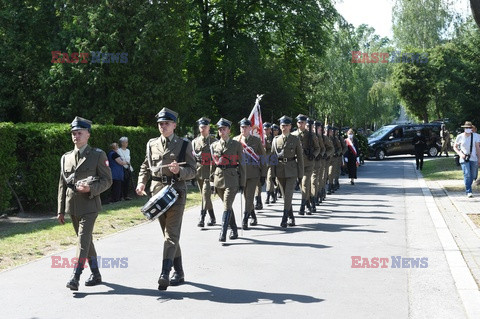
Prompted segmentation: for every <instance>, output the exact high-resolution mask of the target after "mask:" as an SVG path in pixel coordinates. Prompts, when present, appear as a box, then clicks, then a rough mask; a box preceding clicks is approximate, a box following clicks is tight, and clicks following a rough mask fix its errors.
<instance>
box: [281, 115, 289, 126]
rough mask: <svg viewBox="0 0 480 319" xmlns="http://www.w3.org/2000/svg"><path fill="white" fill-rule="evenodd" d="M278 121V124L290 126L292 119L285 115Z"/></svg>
mask: <svg viewBox="0 0 480 319" xmlns="http://www.w3.org/2000/svg"><path fill="white" fill-rule="evenodd" d="M278 121H279V122H280V124H292V118H291V117H288V116H286V115H284V116H282V117H281V118H279V119H278Z"/></svg>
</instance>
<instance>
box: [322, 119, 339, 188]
mask: <svg viewBox="0 0 480 319" xmlns="http://www.w3.org/2000/svg"><path fill="white" fill-rule="evenodd" d="M325 129H326V130H327V136H328V138H329V139H330V141H331V143H332V145H333V155H332V157H331V158H330V161H329V162H328V175H327V176H328V177H327V195H330V194H332V193H333V192H335V190H334V189H333V181H334V176H335V173H334V170H335V165H336V163H337V158H338V154H339V153H340V149H341V146H340V143H338V140H336V139H335V136H334V134H333V127H331V126H327V127H325Z"/></svg>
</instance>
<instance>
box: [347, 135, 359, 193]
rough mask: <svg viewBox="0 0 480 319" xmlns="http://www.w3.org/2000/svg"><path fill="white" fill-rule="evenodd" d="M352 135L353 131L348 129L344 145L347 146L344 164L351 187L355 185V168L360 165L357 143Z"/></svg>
mask: <svg viewBox="0 0 480 319" xmlns="http://www.w3.org/2000/svg"><path fill="white" fill-rule="evenodd" d="M353 135H354V132H353V129H349V130H348V132H347V138H346V139H345V144H346V145H347V152H346V153H345V163H347V170H348V178H350V184H351V185H355V181H354V180H355V179H357V167H358V166H359V165H360V157H359V154H358V151H359V148H358V141H357V139H356V138H355V137H354V136H353Z"/></svg>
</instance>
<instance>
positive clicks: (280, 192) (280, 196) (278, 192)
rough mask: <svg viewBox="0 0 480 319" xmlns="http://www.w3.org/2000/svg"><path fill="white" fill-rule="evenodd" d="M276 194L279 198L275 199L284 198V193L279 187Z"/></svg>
mask: <svg viewBox="0 0 480 319" xmlns="http://www.w3.org/2000/svg"><path fill="white" fill-rule="evenodd" d="M276 193H277V196H276V197H275V199H277V198H282V196H283V195H282V191H281V190H280V187H277V189H276Z"/></svg>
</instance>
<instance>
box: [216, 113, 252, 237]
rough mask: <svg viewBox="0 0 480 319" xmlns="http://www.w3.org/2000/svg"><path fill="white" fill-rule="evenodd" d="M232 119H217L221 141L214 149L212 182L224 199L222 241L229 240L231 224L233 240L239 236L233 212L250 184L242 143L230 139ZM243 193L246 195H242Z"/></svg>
mask: <svg viewBox="0 0 480 319" xmlns="http://www.w3.org/2000/svg"><path fill="white" fill-rule="evenodd" d="M231 125H232V122H230V121H229V120H227V119H224V118H223V117H222V118H221V119H220V120H219V121H218V122H217V127H218V134H219V135H220V140H218V141H216V142H214V143H213V144H212V146H211V148H210V151H211V153H212V161H213V163H212V164H213V165H212V166H211V167H210V182H212V183H213V186H215V191H216V192H217V195H218V197H220V199H221V200H222V202H223V208H224V209H223V217H222V229H221V231H220V238H219V239H218V240H219V241H220V242H225V241H226V240H227V230H228V226H230V228H231V230H232V231H231V233H230V236H229V238H230V239H237V238H238V227H237V223H236V221H235V214H234V212H233V207H232V206H233V201H234V200H235V196H236V195H237V192H238V191H239V190H240V192H241V193H242V192H243V190H244V188H245V183H246V168H245V163H244V162H243V161H242V154H243V147H242V144H240V143H239V142H237V141H235V140H234V139H233V138H230V127H231ZM241 196H243V194H241Z"/></svg>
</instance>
